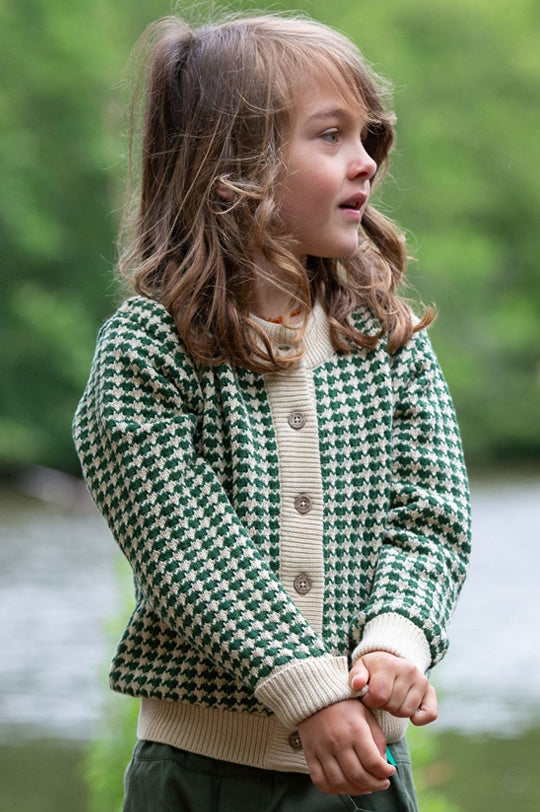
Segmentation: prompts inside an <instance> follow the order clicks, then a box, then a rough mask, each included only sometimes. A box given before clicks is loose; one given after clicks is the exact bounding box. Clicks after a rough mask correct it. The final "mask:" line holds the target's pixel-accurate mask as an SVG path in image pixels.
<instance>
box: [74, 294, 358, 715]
mask: <svg viewBox="0 0 540 812" xmlns="http://www.w3.org/2000/svg"><path fill="white" fill-rule="evenodd" d="M198 387H199V381H198V378H197V375H196V372H195V368H194V365H193V363H192V362H191V360H190V358H189V356H187V354H186V353H185V351H184V350H183V348H182V344H181V342H180V339H179V337H178V334H177V333H176V329H175V326H174V322H173V321H172V319H170V317H169V316H168V314H167V313H166V311H165V310H164V308H162V307H161V305H159V304H157V303H155V302H150V301H149V300H144V299H142V298H141V297H139V298H138V299H137V298H136V299H132V300H129V301H128V302H127V303H126V304H124V306H123V307H122V308H121V309H120V310H119V311H118V312H117V314H116V315H115V316H114V317H113V318H112V319H111V320H110V321H109V322H108V323H107V324H106V325H105V326H104V327H103V328H102V330H101V333H100V336H99V339H98V344H97V349H96V354H95V357H94V362H93V366H92V372H91V375H90V380H89V382H88V385H87V387H86V390H85V393H84V395H83V397H82V399H81V402H80V404H79V407H78V409H77V413H76V415H75V421H74V437H75V444H76V447H77V451H78V454H79V458H80V460H81V464H82V468H83V472H84V475H85V479H86V482H87V485H88V488H89V490H90V492H91V494H92V496H93V498H94V501H95V502H96V504H97V506H98V508H99V510H100V511H101V513H102V514H103V516H104V517H105V519H106V521H107V522H108V524H109V527H110V529H111V531H112V533H113V535H114V536H115V538H116V540H117V542H118V544H119V545H120V547H121V549H122V550H123V552H124V554H125V555H126V557H127V559H128V560H129V562H130V564H131V566H132V569H133V572H134V577H135V581H136V584H137V588H138V593H139V594H138V600H139V601H144V602H146V603H147V605H148V606H149V607H151V609H152V611H153V612H154V613H155V615H157V617H158V618H159V619H160V621H161V622H163V623H165V624H167V625H168V626H169V627H170V628H171V629H173V630H174V631H175V632H176V633H177V634H178V635H179V636H180V637H182V638H183V639H186V640H189V642H190V644H191V645H192V647H193V648H194V649H195V650H198V651H199V652H200V653H201V655H202V656H204V657H205V658H209V659H211V660H212V661H213V662H215V663H216V664H218V665H219V666H220V667H221V668H223V669H224V670H225V671H228V672H229V673H231V674H233V675H234V677H235V678H236V679H240V680H241V681H242V682H243V683H244V684H245V685H246V686H247V687H248V688H249V689H250V690H252V691H253V692H254V694H255V696H256V697H257V698H258V699H259V700H260V701H262V702H263V703H264V704H265V705H266V706H267V707H269V708H270V709H271V710H272V711H273V712H274V713H276V714H277V716H278V718H279V719H280V720H281V721H282V722H283V723H284V724H285V725H287V726H290V727H294V726H295V725H296V724H297V723H298V721H300V720H301V719H303V718H306V717H307V716H309V715H311V714H312V713H314V712H315V711H316V710H319V709H320V708H322V707H325V706H327V705H329V704H332V703H333V702H337V701H340V700H342V699H346V698H349V697H350V696H351V695H352V692H351V690H350V688H349V685H348V679H347V676H348V663H347V658H346V657H344V656H343V657H336V656H333V655H331V654H330V653H328V652H327V650H326V648H325V645H324V643H323V641H322V639H321V638H320V637H319V636H318V635H317V633H316V632H315V631H314V629H313V628H312V627H311V626H310V625H309V623H308V622H307V621H306V620H305V618H304V617H303V615H302V614H301V612H300V611H299V610H298V609H297V608H296V606H295V604H294V602H293V601H292V600H291V599H290V597H289V596H288V594H287V592H286V591H285V589H284V588H283V586H282V584H281V583H280V581H279V579H278V578H277V576H276V575H275V574H274V573H273V572H272V571H271V570H270V569H269V567H268V566H267V565H266V563H265V562H264V560H263V559H262V557H261V556H260V555H259V553H258V551H257V547H256V544H255V543H254V542H253V540H252V539H251V537H250V536H249V534H248V533H247V532H246V530H245V528H244V527H243V525H242V523H241V521H240V519H239V518H238V516H237V514H236V512H235V510H234V509H233V506H232V504H231V502H230V500H229V499H228V497H227V494H226V492H225V491H224V489H223V487H222V486H221V484H220V481H219V479H218V478H217V476H216V475H215V473H214V471H213V469H212V467H211V466H210V465H209V464H208V463H207V461H206V460H205V459H204V458H202V457H201V456H200V455H199V454H198V453H197V450H196V439H195V438H196V432H197V423H198V417H197V404H199V408H200V401H201V393H200V391H198Z"/></svg>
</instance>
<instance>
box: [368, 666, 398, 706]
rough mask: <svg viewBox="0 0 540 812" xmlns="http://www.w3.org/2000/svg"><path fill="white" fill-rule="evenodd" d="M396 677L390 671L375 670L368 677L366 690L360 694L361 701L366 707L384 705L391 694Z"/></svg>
mask: <svg viewBox="0 0 540 812" xmlns="http://www.w3.org/2000/svg"><path fill="white" fill-rule="evenodd" d="M395 681H396V677H395V675H394V674H392V673H388V672H386V673H385V672H383V671H377V672H376V673H373V672H372V673H371V674H370V677H369V683H368V686H367V687H368V690H367V691H366V692H365V694H364V695H363V696H362V703H363V704H364V705H365V706H366V707H367V708H371V709H372V708H382V707H386V704H387V702H388V701H389V699H390V697H391V696H392V692H393V690H394V683H395Z"/></svg>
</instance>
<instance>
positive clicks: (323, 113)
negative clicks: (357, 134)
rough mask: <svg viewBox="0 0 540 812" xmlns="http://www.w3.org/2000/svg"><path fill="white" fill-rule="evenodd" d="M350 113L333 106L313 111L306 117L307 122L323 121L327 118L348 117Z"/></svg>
mask: <svg viewBox="0 0 540 812" xmlns="http://www.w3.org/2000/svg"><path fill="white" fill-rule="evenodd" d="M350 115H351V114H350V113H349V112H348V111H347V110H344V109H343V108H342V107H334V108H332V109H329V110H319V111H318V112H317V113H313V115H312V116H310V117H309V118H308V119H307V123H308V124H310V123H311V122H317V121H324V120H326V119H328V118H341V119H343V118H349V117H350Z"/></svg>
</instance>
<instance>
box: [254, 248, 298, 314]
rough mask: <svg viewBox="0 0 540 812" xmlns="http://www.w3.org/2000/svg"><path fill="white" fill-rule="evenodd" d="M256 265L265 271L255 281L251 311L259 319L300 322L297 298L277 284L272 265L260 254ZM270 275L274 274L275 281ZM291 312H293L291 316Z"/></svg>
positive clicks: (277, 279)
mask: <svg viewBox="0 0 540 812" xmlns="http://www.w3.org/2000/svg"><path fill="white" fill-rule="evenodd" d="M257 265H258V266H259V267H260V268H261V269H262V270H263V271H264V272H265V276H264V277H259V278H258V279H257V280H256V281H255V285H254V288H253V295H252V301H251V311H252V312H253V313H254V314H255V315H256V316H259V318H261V319H267V320H276V319H279V318H281V319H283V320H286V321H288V322H289V323H290V324H300V323H301V322H302V319H303V316H302V312H300V313H296V311H297V310H298V307H299V304H300V302H299V299H297V298H295V297H294V296H291V294H290V293H289V292H287V291H285V290H283V289H282V288H281V287H280V286H279V278H278V277H277V276H276V274H275V268H274V266H272V265H271V263H270V262H268V260H267V259H266V258H265V257H263V256H262V254H261V255H260V257H259V256H258V257H257ZM272 276H276V282H275V283H273V282H271V281H269V279H268V277H272ZM291 313H294V314H295V315H294V316H293V317H292V318H291Z"/></svg>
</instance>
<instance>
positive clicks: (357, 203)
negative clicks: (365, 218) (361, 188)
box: [339, 195, 366, 211]
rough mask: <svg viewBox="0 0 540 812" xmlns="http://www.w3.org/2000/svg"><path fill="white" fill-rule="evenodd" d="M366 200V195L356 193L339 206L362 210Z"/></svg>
mask: <svg viewBox="0 0 540 812" xmlns="http://www.w3.org/2000/svg"><path fill="white" fill-rule="evenodd" d="M365 202H366V197H365V195H355V196H354V197H351V198H349V199H348V200H345V201H344V202H343V203H340V204H339V208H340V209H346V210H349V211H360V209H361V208H362V206H363V205H364V203H365Z"/></svg>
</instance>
